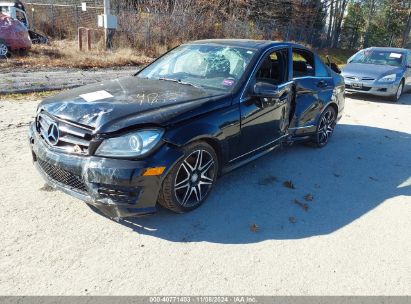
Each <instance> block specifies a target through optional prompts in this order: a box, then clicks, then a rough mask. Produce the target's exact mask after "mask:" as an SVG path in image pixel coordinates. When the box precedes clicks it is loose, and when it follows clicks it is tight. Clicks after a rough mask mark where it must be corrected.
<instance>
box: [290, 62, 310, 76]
mask: <svg viewBox="0 0 411 304" xmlns="http://www.w3.org/2000/svg"><path fill="white" fill-rule="evenodd" d="M293 67H294V69H293V70H294V71H295V72H300V73H306V72H307V70H308V69H307V63H306V62H305V61H301V60H300V61H293Z"/></svg>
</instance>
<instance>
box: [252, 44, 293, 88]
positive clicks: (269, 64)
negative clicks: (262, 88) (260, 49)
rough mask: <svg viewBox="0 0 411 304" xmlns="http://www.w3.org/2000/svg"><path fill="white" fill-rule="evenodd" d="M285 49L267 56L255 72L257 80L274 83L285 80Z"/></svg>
mask: <svg viewBox="0 0 411 304" xmlns="http://www.w3.org/2000/svg"><path fill="white" fill-rule="evenodd" d="M287 54H288V51H287V50H279V51H276V52H274V53H271V54H270V55H269V56H267V57H266V58H265V59H264V61H263V63H262V64H261V66H260V68H259V69H258V71H257V74H256V81H257V82H266V83H270V84H274V85H278V84H281V83H283V82H285V80H286V78H287V77H286V75H287V58H288V55H287Z"/></svg>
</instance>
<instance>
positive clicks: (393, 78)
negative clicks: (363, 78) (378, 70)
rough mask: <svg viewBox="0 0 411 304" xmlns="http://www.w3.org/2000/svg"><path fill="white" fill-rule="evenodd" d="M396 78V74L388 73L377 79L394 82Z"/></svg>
mask: <svg viewBox="0 0 411 304" xmlns="http://www.w3.org/2000/svg"><path fill="white" fill-rule="evenodd" d="M396 78H397V75H395V74H390V75H387V76H384V77H382V78H380V79H379V80H378V81H379V82H394V81H395V79H396Z"/></svg>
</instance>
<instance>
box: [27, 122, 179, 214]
mask: <svg viewBox="0 0 411 304" xmlns="http://www.w3.org/2000/svg"><path fill="white" fill-rule="evenodd" d="M29 140H30V147H31V151H32V155H33V162H34V164H35V166H36V168H37V169H38V171H39V172H40V173H41V175H42V176H43V178H44V179H45V180H46V182H47V183H48V184H49V185H50V186H52V187H54V188H56V189H58V190H61V191H63V192H65V193H67V194H69V195H72V196H74V197H76V198H78V199H80V200H83V201H85V202H86V203H88V204H90V205H93V206H95V207H97V208H98V209H99V210H100V211H101V212H103V213H104V214H105V215H106V216H108V217H112V218H122V217H130V216H138V215H144V214H149V213H153V212H155V211H156V203H157V198H158V193H159V191H160V189H161V185H162V181H163V178H164V176H165V175H166V174H167V172H168V171H169V170H170V169H171V168H172V166H173V165H174V163H175V162H177V161H178V160H179V159H180V158H181V157H182V155H183V153H182V152H181V151H180V150H179V149H178V148H176V147H173V146H170V145H167V144H164V145H162V146H161V147H160V148H159V149H158V150H157V151H156V152H155V153H154V154H153V155H151V156H150V157H147V159H144V160H124V159H112V158H104V157H97V156H92V155H89V156H82V155H76V154H70V153H64V152H61V151H55V150H54V149H53V147H51V146H49V145H47V144H46V143H45V142H44V141H43V139H42V138H41V137H40V135H39V134H38V133H37V131H36V128H35V125H34V123H33V124H32V125H31V126H30V128H29ZM159 166H161V167H166V170H165V171H164V172H163V173H162V174H161V175H156V176H143V173H144V171H145V170H146V169H147V168H153V167H159Z"/></svg>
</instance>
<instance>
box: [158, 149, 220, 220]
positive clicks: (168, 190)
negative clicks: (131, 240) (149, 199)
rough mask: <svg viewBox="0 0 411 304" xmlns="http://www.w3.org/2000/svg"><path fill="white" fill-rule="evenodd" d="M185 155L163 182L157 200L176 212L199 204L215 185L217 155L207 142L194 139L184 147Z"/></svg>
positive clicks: (183, 211) (189, 209)
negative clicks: (194, 140) (193, 141)
mask: <svg viewBox="0 0 411 304" xmlns="http://www.w3.org/2000/svg"><path fill="white" fill-rule="evenodd" d="M183 150H184V157H183V158H182V159H181V160H180V161H178V162H177V163H176V164H175V165H174V167H173V168H172V169H171V170H170V172H169V173H168V174H167V176H166V177H165V179H164V181H163V185H162V187H161V190H160V194H159V198H158V202H159V203H160V204H161V205H162V206H164V207H165V208H167V209H169V210H171V211H174V212H176V213H185V212H188V211H191V210H194V209H196V208H198V207H200V206H201V205H202V204H203V203H204V201H205V200H206V199H207V197H208V195H209V194H210V192H211V190H212V188H213V187H214V184H215V181H216V179H217V173H218V165H219V164H218V158H217V154H216V153H215V151H214V149H213V148H212V147H211V146H210V145H209V144H207V143H205V142H195V143H192V144H190V145H188V146H186V147H185V148H184V149H183Z"/></svg>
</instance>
